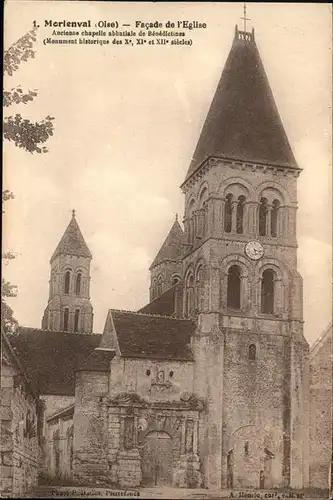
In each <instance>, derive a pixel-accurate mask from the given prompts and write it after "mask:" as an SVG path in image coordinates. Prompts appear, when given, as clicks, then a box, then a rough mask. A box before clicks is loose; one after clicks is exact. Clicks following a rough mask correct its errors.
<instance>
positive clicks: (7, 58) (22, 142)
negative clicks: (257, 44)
mask: <svg viewBox="0 0 333 500" xmlns="http://www.w3.org/2000/svg"><path fill="white" fill-rule="evenodd" d="M36 35H37V29H36V28H33V29H32V30H30V31H29V32H28V33H26V34H25V35H24V36H22V37H21V38H20V39H19V40H17V41H16V42H15V43H13V45H11V47H9V49H7V50H6V51H5V53H4V74H6V75H7V76H8V77H11V76H12V75H13V73H14V72H15V71H16V70H17V69H18V68H19V66H20V64H21V63H22V62H25V61H27V60H28V59H29V58H34V57H35V50H34V49H33V46H34V42H35V41H36ZM5 83H7V81H5ZM37 95H38V94H37V91H36V90H28V91H24V90H23V89H22V87H21V85H18V86H16V87H14V88H11V89H10V90H4V92H3V105H4V107H5V108H9V107H10V106H12V105H17V104H27V103H28V102H31V101H33V100H34V99H35V97H37ZM53 120H54V118H53V117H51V116H47V117H46V118H45V119H44V120H41V121H39V122H38V121H36V122H32V121H30V120H29V119H27V118H23V117H22V115H21V114H19V113H16V114H14V115H13V114H12V115H9V116H6V117H5V118H4V122H3V136H4V138H5V139H6V140H8V141H11V142H14V144H15V146H17V147H19V148H22V149H24V150H25V151H28V152H29V153H47V151H48V150H47V148H46V147H45V146H44V144H45V142H46V141H47V140H48V139H49V137H50V136H52V135H53V130H54V128H53V123H52V122H53ZM12 198H14V195H13V193H12V192H11V191H9V190H5V191H3V193H2V203H3V204H4V202H6V201H8V200H10V199H12ZM3 212H4V210H3ZM14 258H15V255H14V254H13V253H12V252H5V253H3V254H2V262H3V264H5V265H7V264H8V263H9V262H10V261H11V260H13V259H14ZM16 295H17V287H16V286H15V285H12V284H11V283H10V282H9V281H7V280H5V279H4V278H2V280H1V325H2V327H3V328H4V331H5V332H7V333H13V332H14V331H15V330H16V327H17V326H18V322H17V321H16V319H15V318H14V313H13V310H12V308H11V307H10V306H9V305H8V304H7V303H6V301H5V300H4V299H5V298H8V297H16Z"/></svg>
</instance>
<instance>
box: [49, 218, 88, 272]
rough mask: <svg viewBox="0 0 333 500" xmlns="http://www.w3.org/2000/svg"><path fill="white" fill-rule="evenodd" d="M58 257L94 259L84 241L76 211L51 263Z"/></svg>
mask: <svg viewBox="0 0 333 500" xmlns="http://www.w3.org/2000/svg"><path fill="white" fill-rule="evenodd" d="M58 255H75V256H77V257H88V258H90V259H91V258H92V255H91V253H90V250H89V248H88V246H87V243H86V242H85V241H84V238H83V236H82V233H81V230H80V228H79V225H78V223H77V221H76V218H75V211H74V210H73V215H72V219H71V221H70V223H69V224H68V226H67V229H66V231H65V232H64V234H63V237H62V238H61V240H60V241H59V243H58V246H57V248H56V249H55V252H54V254H53V255H52V258H51V262H52V261H53V259H55V258H56V257H57V256H58Z"/></svg>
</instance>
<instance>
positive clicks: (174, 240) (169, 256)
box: [150, 214, 184, 268]
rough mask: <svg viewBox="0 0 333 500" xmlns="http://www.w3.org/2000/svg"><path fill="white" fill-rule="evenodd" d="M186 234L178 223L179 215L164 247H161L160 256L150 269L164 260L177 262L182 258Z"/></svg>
mask: <svg viewBox="0 0 333 500" xmlns="http://www.w3.org/2000/svg"><path fill="white" fill-rule="evenodd" d="M183 238H184V232H183V230H182V228H181V226H180V224H179V222H178V214H177V215H176V218H175V222H174V223H173V225H172V228H171V229H170V231H169V234H168V236H167V237H166V239H165V241H164V243H163V245H162V246H161V248H160V250H159V252H158V254H157V255H156V257H155V259H154V261H153V263H152V265H151V266H150V268H152V267H154V266H156V265H157V264H159V263H160V262H163V261H164V260H177V259H179V258H180V257H181V256H182V250H183V246H182V244H183Z"/></svg>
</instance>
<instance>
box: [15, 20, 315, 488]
mask: <svg viewBox="0 0 333 500" xmlns="http://www.w3.org/2000/svg"><path fill="white" fill-rule="evenodd" d="M300 172H301V169H300V168H299V166H298V164H297V162H296V160H295V157H294V155H293V152H292V149H291V147H290V144H289V141H288V138H287V136H286V133H285V131H284V128H283V124H282V121H281V118H280V116H279V113H278V110H277V107H276V104H275V102H274V98H273V94H272V91H271V88H270V85H269V82H268V79H267V76H266V73H265V70H264V67H263V64H262V61H261V58H260V55H259V50H258V47H257V44H256V41H255V33H254V30H252V32H245V31H240V30H238V28H237V27H236V30H235V34H234V39H233V42H232V46H231V50H230V53H229V56H228V59H227V61H226V64H225V67H224V69H223V72H222V75H221V78H220V81H219V82H218V85H217V90H216V93H215V96H214V98H213V101H212V104H211V107H210V109H209V111H208V114H207V117H206V121H205V123H204V125H203V128H202V131H201V134H200V137H199V140H198V144H197V147H196V149H195V152H194V155H193V158H192V160H191V162H190V166H189V169H188V172H187V174H186V176H185V180H184V182H183V184H182V186H181V188H182V191H183V193H184V195H185V210H184V218H183V225H181V223H180V222H179V221H178V219H176V220H175V221H174V223H173V225H172V227H171V229H170V232H169V234H168V235H167V237H166V240H165V241H164V243H163V245H162V247H161V249H160V251H159V252H158V254H157V256H156V258H155V259H154V261H153V263H152V265H151V267H150V273H151V283H150V302H149V303H148V304H147V305H145V306H144V307H142V308H141V309H140V310H139V311H126V310H121V311H119V310H115V309H112V304H110V310H109V312H108V315H107V318H106V321H105V327H104V331H103V333H102V334H93V333H92V332H93V309H92V305H91V301H90V263H91V259H92V254H91V252H90V250H89V249H88V246H87V244H86V242H85V240H84V238H83V235H82V233H81V231H80V228H79V225H78V223H77V220H76V216H75V213H73V216H72V218H71V220H70V222H69V225H68V227H67V229H66V231H65V233H64V235H63V237H62V239H61V240H60V242H59V245H58V246H57V248H56V250H55V252H54V254H53V256H52V258H51V262H50V265H51V269H50V286H49V298H48V303H47V306H46V309H45V312H44V315H43V319H42V329H29V328H21V329H20V332H19V334H18V335H16V336H15V337H13V338H12V340H11V342H12V345H13V348H14V350H15V352H16V355H17V356H19V357H20V359H21V360H22V363H23V365H24V367H25V370H26V372H27V373H28V374H29V373H30V376H31V377H32V378H33V379H34V382H35V386H36V388H37V390H38V394H39V395H40V397H41V398H42V399H43V401H44V404H45V416H44V420H43V426H44V427H43V428H44V434H45V436H47V440H46V441H47V444H46V445H45V449H44V453H45V456H46V459H45V464H47V469H48V470H49V471H50V473H51V475H52V476H53V477H57V478H60V479H61V480H63V481H65V480H66V481H68V480H72V481H76V482H78V483H82V484H95V485H102V484H103V485H105V484H107V485H119V486H121V487H124V488H127V487H139V486H145V485H146V486H154V485H157V486H173V487H186V488H199V487H203V488H211V489H226V488H229V489H232V488H242V489H246V488H252V489H253V488H255V489H270V488H287V489H302V488H307V487H309V438H308V436H309V346H308V343H307V341H306V340H305V338H304V335H303V299H302V297H303V292H302V278H301V276H300V274H299V272H298V270H297V238H296V213H297V207H298V205H297V179H298V176H299V174H300ZM310 463H312V466H313V471H315V468H316V466H315V465H313V461H311V460H310Z"/></svg>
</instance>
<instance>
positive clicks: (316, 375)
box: [310, 327, 332, 489]
mask: <svg viewBox="0 0 333 500" xmlns="http://www.w3.org/2000/svg"><path fill="white" fill-rule="evenodd" d="M331 454H332V327H331V328H330V330H328V331H327V332H326V335H324V337H323V338H322V339H321V340H320V341H319V342H318V343H317V344H316V345H314V346H313V348H312V349H311V357H310V486H311V487H313V488H322V489H327V488H328V474H329V465H330V460H331Z"/></svg>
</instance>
